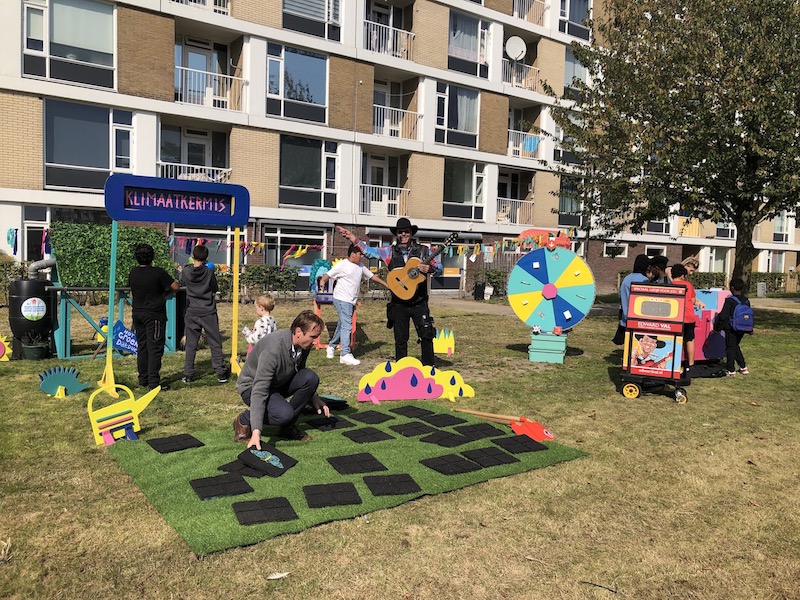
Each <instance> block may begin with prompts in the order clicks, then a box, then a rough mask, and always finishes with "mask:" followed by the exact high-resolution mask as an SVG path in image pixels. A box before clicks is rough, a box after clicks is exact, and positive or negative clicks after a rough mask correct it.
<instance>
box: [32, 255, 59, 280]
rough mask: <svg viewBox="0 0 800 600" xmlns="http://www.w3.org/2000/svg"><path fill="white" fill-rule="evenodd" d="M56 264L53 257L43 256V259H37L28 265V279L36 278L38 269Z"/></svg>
mask: <svg viewBox="0 0 800 600" xmlns="http://www.w3.org/2000/svg"><path fill="white" fill-rule="evenodd" d="M55 266H56V259H55V258H45V259H44V260H37V261H36V262H33V263H31V264H30V265H28V279H36V278H37V277H38V275H39V271H41V270H42V269H48V268H50V267H55Z"/></svg>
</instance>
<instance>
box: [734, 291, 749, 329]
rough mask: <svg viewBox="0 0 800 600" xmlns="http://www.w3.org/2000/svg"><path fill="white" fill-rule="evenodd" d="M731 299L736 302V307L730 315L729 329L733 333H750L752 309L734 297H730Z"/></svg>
mask: <svg viewBox="0 0 800 600" xmlns="http://www.w3.org/2000/svg"><path fill="white" fill-rule="evenodd" d="M731 298H733V300H734V302H736V307H735V308H734V309H733V314H732V315H731V329H733V330H734V331H743V332H745V333H750V332H752V331H753V309H752V308H750V307H749V306H748V305H747V304H745V303H744V302H742V301H741V300H739V298H737V297H736V296H733V295H732V296H731Z"/></svg>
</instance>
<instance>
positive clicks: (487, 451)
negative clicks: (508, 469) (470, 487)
mask: <svg viewBox="0 0 800 600" xmlns="http://www.w3.org/2000/svg"><path fill="white" fill-rule="evenodd" d="M461 454H462V456H465V457H467V458H468V459H469V460H471V461H472V462H475V463H478V464H479V465H480V466H482V467H496V466H497V465H510V464H511V463H515V462H519V459H518V458H517V457H516V456H511V455H510V454H508V453H506V452H503V451H502V450H501V449H500V448H495V447H494V446H489V447H488V448H478V449H477V450H466V451H464V452H462V453H461Z"/></svg>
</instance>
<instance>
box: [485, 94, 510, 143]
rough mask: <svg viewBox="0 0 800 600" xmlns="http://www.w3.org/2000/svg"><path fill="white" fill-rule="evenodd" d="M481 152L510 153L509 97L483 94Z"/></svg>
mask: <svg viewBox="0 0 800 600" xmlns="http://www.w3.org/2000/svg"><path fill="white" fill-rule="evenodd" d="M480 102H481V105H480V113H481V114H480V131H479V135H478V140H479V148H478V149H479V150H480V151H482V152H491V153H493V154H502V155H506V154H507V153H508V97H507V96H501V95H500V94H493V93H491V92H486V91H483V92H481V100H480Z"/></svg>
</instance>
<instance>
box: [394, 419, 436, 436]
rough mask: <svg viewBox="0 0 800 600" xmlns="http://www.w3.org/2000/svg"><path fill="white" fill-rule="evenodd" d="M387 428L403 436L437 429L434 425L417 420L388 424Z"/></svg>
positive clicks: (422, 433) (431, 431)
mask: <svg viewBox="0 0 800 600" xmlns="http://www.w3.org/2000/svg"><path fill="white" fill-rule="evenodd" d="M389 429H391V430H392V431H396V432H397V433H399V434H400V435H404V436H405V437H414V436H417V435H425V434H428V433H433V432H435V431H439V430H438V429H436V428H435V427H433V426H431V425H428V424H427V423H420V422H419V421H411V422H410V423H403V424H402V425H389Z"/></svg>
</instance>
